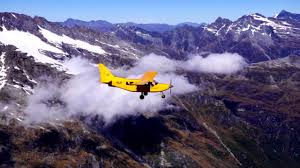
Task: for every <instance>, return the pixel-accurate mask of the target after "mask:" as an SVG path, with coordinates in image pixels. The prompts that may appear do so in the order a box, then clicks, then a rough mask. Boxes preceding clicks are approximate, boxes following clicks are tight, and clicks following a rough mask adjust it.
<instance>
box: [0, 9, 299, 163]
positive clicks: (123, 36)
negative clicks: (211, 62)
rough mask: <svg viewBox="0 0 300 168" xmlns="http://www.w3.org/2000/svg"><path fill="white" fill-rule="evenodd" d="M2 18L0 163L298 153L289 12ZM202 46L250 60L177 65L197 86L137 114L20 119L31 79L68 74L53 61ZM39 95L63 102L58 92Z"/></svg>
mask: <svg viewBox="0 0 300 168" xmlns="http://www.w3.org/2000/svg"><path fill="white" fill-rule="evenodd" d="M0 18H1V19H0V158H1V159H0V167H227V168H231V167H270V168H274V167H278V168H279V167H292V168H294V167H295V168H296V167H298V165H299V164H300V157H299V156H300V146H299V144H300V140H299V137H300V123H299V121H300V120H299V119H300V106H299V105H300V90H299V88H300V57H299V54H300V31H299V23H300V20H299V15H298V14H293V13H289V12H287V11H282V12H281V13H279V14H278V15H277V16H276V17H265V16H262V15H260V14H252V15H246V16H242V17H241V18H239V19H238V20H236V21H230V20H228V19H224V18H221V17H220V18H218V19H217V20H216V21H215V22H213V23H211V24H208V25H199V26H198V25H196V26H195V25H193V26H191V25H190V24H185V25H178V26H176V27H172V28H170V29H168V30H164V31H157V30H156V29H159V30H163V28H161V27H160V26H166V25H156V24H153V25H139V24H134V23H132V24H131V23H130V24H129V23H128V24H110V23H108V22H106V21H94V22H83V21H78V20H71V19H70V20H68V21H66V22H64V23H54V22H49V21H47V20H46V19H44V18H41V17H34V18H31V17H29V16H26V15H22V14H17V13H0ZM143 26H145V27H143ZM99 27H101V28H100V29H98V28H99ZM149 27H150V28H149ZM166 29H167V28H166ZM210 52H213V53H223V52H235V53H239V54H240V55H241V56H243V57H244V58H245V59H246V60H247V62H248V63H249V65H248V66H246V67H245V68H244V69H242V70H241V71H239V72H237V73H234V74H227V75H224V74H223V75H222V74H211V73H200V72H190V71H189V72H186V71H184V70H180V71H178V72H176V74H177V75H181V76H185V77H186V78H187V79H188V81H189V82H190V83H192V84H194V85H195V86H197V87H198V88H200V90H199V91H195V92H193V93H189V94H184V95H181V96H177V95H173V96H172V97H171V98H170V100H169V102H168V104H169V106H170V107H168V108H166V109H163V110H160V111H158V112H157V113H156V114H153V113H150V111H149V113H143V114H139V113H135V114H136V115H133V116H132V115H129V116H126V117H119V118H117V119H115V121H114V122H112V123H110V124H106V123H105V122H104V120H103V116H101V115H88V116H87V115H80V116H73V117H72V118H70V119H69V120H62V121H57V122H45V123H41V124H33V125H30V126H28V125H26V124H25V123H24V118H26V116H24V109H25V108H26V107H27V104H28V99H27V97H28V96H29V95H31V94H33V93H34V91H35V90H34V88H35V87H37V86H39V85H42V84H45V83H47V82H49V79H54V80H51V81H50V82H57V83H58V85H62V84H64V83H66V82H67V81H69V80H70V78H72V76H74V74H72V73H70V72H68V71H67V69H66V68H67V67H66V66H65V65H64V64H63V63H64V61H66V60H69V59H70V58H73V57H76V56H81V57H83V58H85V59H87V60H89V61H90V62H92V63H99V62H102V63H105V64H107V65H109V66H111V67H116V68H117V67H122V66H124V65H125V66H127V67H130V66H132V65H133V64H134V63H135V62H136V61H138V60H139V59H140V58H142V57H143V56H144V55H146V54H149V53H156V54H160V55H164V56H166V57H169V58H171V59H179V60H185V59H186V58H187V57H188V56H189V55H190V54H203V53H204V54H205V53H210ZM174 88H175V89H176V86H175V87H174ZM44 103H45V104H47V105H48V106H55V105H57V104H59V105H61V106H63V105H64V102H63V101H62V100H59V97H53V98H52V99H51V100H49V101H46V102H44ZM40 110H43V109H40Z"/></svg>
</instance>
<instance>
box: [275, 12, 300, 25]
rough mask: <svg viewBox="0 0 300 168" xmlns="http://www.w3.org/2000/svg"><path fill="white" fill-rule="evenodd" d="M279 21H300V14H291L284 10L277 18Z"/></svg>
mask: <svg viewBox="0 0 300 168" xmlns="http://www.w3.org/2000/svg"><path fill="white" fill-rule="evenodd" d="M275 18H277V19H287V20H293V21H298V22H299V21H300V14H296V13H291V12H288V11H286V10H282V11H281V12H280V13H279V14H278V15H276V16H275Z"/></svg>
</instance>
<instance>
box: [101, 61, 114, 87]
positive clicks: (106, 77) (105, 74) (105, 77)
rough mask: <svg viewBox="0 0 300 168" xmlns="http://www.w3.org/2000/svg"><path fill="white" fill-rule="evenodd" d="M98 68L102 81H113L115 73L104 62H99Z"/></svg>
mask: <svg viewBox="0 0 300 168" xmlns="http://www.w3.org/2000/svg"><path fill="white" fill-rule="evenodd" d="M98 68H99V72H100V82H102V83H109V82H111V81H112V78H113V77H114V75H113V74H112V73H111V72H110V70H109V69H108V68H107V67H106V66H105V65H104V64H98Z"/></svg>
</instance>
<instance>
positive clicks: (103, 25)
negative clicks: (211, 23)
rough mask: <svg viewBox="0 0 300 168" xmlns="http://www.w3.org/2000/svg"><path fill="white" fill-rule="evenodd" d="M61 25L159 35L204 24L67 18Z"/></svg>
mask: <svg viewBox="0 0 300 168" xmlns="http://www.w3.org/2000/svg"><path fill="white" fill-rule="evenodd" d="M61 24H62V25H64V26H67V27H75V26H84V27H88V28H91V29H94V30H98V31H103V32H107V31H111V30H113V28H114V27H115V26H117V25H121V26H127V27H132V26H134V27H138V28H141V29H144V30H147V31H154V32H159V33H164V32H166V31H171V30H173V29H175V28H176V27H181V26H184V25H188V26H193V27H198V26H201V25H204V23H202V24H199V23H192V22H184V23H180V24H177V25H169V24H161V23H149V24H140V23H133V22H127V23H116V24H112V23H110V22H107V21H105V20H95V21H94V20H92V21H82V20H77V19H72V18H69V19H67V20H66V21H64V22H61Z"/></svg>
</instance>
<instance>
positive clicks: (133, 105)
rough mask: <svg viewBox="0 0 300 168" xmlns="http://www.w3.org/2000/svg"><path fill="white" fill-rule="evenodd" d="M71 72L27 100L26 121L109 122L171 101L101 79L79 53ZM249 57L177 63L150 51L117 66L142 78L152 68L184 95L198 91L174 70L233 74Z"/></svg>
mask: <svg viewBox="0 0 300 168" xmlns="http://www.w3.org/2000/svg"><path fill="white" fill-rule="evenodd" d="M65 65H66V67H67V69H69V71H68V72H69V73H72V74H75V75H74V77H73V78H72V79H70V80H69V81H68V82H66V83H64V84H63V85H58V84H56V82H53V81H51V82H49V83H48V84H47V85H43V86H37V87H36V88H35V92H34V94H33V95H31V96H30V97H29V98H28V106H27V108H26V110H25V113H26V116H27V117H26V120H25V121H26V122H30V123H32V122H47V121H51V120H64V119H69V118H72V117H73V116H78V115H100V116H102V117H103V119H104V121H105V122H106V123H110V122H112V121H113V120H114V119H115V118H117V117H122V116H127V115H137V114H140V113H155V112H157V111H159V110H162V109H165V108H168V107H169V105H168V98H170V95H169V92H168V91H167V92H166V93H165V94H166V95H167V98H166V99H162V98H161V95H160V93H149V94H148V96H146V97H145V99H144V100H140V99H139V95H140V93H132V92H127V91H124V90H121V89H118V88H114V87H109V86H107V85H106V84H101V83H100V82H99V80H100V79H99V78H100V75H99V71H98V68H97V67H96V66H95V65H93V64H91V63H89V62H88V61H87V60H85V59H82V58H80V57H77V58H73V59H71V60H70V61H68V62H66V63H65ZM244 65H245V61H244V60H243V59H242V57H241V56H239V55H237V54H230V53H225V54H211V55H208V56H207V57H206V58H204V57H201V56H191V57H190V59H188V60H186V61H176V60H171V59H168V58H166V57H164V56H158V55H155V54H150V55H147V56H144V57H143V58H141V59H140V60H139V61H138V62H137V63H136V64H135V65H134V66H133V67H132V68H130V69H125V68H119V69H115V70H112V71H113V73H114V74H115V75H120V76H123V77H130V78H133V77H140V76H142V74H143V73H144V72H146V71H149V70H156V71H158V72H159V73H158V75H157V77H156V80H157V81H159V82H161V83H169V81H170V79H172V84H173V85H174V88H172V94H175V95H180V94H185V93H189V92H193V91H196V90H197V89H198V88H197V87H196V86H195V85H192V84H191V83H189V82H188V81H187V79H186V78H185V77H184V76H182V75H178V74H176V73H175V71H176V70H178V69H182V70H186V71H197V72H210V73H233V72H236V71H238V70H240V69H241V68H242V67H243V66H244Z"/></svg>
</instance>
